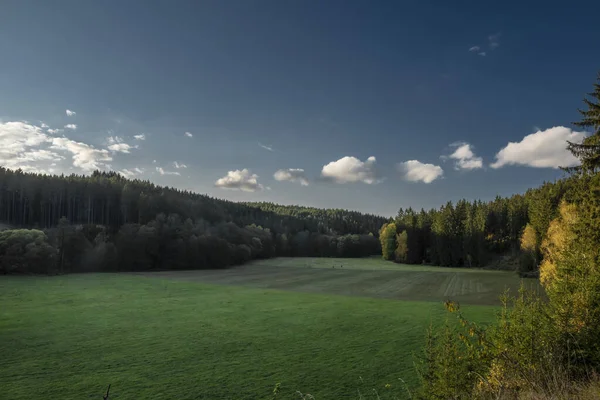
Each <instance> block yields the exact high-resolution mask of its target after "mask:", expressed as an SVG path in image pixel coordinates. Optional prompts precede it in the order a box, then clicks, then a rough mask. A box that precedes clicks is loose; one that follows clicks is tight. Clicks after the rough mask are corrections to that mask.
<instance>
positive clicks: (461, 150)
mask: <svg viewBox="0 0 600 400" xmlns="http://www.w3.org/2000/svg"><path fill="white" fill-rule="evenodd" d="M451 146H452V147H456V150H454V152H453V153H452V154H450V155H449V156H448V158H451V159H453V160H456V163H455V164H454V168H455V169H457V170H460V169H479V168H483V159H482V158H481V157H477V156H476V155H475V153H473V149H472V147H471V145H470V144H469V143H465V142H458V143H453V144H451Z"/></svg>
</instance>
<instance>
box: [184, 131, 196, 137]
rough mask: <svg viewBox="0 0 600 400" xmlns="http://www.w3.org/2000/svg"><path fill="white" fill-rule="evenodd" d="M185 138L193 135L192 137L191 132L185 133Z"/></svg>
mask: <svg viewBox="0 0 600 400" xmlns="http://www.w3.org/2000/svg"><path fill="white" fill-rule="evenodd" d="M185 136H187V137H193V136H194V135H192V133H191V132H186V133H185Z"/></svg>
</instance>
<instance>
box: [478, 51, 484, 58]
mask: <svg viewBox="0 0 600 400" xmlns="http://www.w3.org/2000/svg"><path fill="white" fill-rule="evenodd" d="M477 55H478V56H481V57H485V51H481V52H479V53H477Z"/></svg>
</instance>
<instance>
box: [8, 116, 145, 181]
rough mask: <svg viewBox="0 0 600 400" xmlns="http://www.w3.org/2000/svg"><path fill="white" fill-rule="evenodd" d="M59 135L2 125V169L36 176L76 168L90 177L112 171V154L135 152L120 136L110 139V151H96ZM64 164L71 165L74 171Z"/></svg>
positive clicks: (21, 125)
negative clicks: (99, 172) (17, 170)
mask: <svg viewBox="0 0 600 400" xmlns="http://www.w3.org/2000/svg"><path fill="white" fill-rule="evenodd" d="M59 131H61V130H59V129H48V130H47V131H46V132H44V130H43V129H42V127H41V126H36V125H32V124H29V123H27V122H5V123H2V122H0V165H2V166H4V167H7V168H11V169H18V168H20V169H22V170H23V171H25V172H36V173H54V172H55V170H62V171H65V170H67V169H73V167H75V168H77V169H79V170H81V171H82V172H85V173H89V172H91V171H93V170H95V169H98V170H109V169H112V165H111V164H110V162H111V161H112V160H113V159H112V153H114V152H117V151H118V152H122V153H128V152H129V150H130V149H131V148H134V147H133V146H130V145H128V144H126V143H123V140H122V138H120V137H117V136H115V137H110V138H108V139H107V141H108V143H109V144H110V145H109V146H108V148H96V147H94V146H92V145H89V144H87V143H83V142H78V141H75V140H72V139H70V138H68V137H66V136H63V137H57V136H52V135H53V134H55V133H58V132H59ZM65 160H69V161H70V163H69V164H70V166H71V168H68V167H69V164H66V162H65ZM54 167H56V168H54ZM56 172H58V171H56Z"/></svg>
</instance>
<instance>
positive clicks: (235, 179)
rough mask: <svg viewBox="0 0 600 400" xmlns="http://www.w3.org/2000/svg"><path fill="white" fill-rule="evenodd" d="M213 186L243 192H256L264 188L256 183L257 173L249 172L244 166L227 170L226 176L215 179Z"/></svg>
mask: <svg viewBox="0 0 600 400" xmlns="http://www.w3.org/2000/svg"><path fill="white" fill-rule="evenodd" d="M215 186H216V187H219V188H222V189H232V190H242V191H244V192H256V191H259V190H263V189H264V186H263V185H261V184H260V183H258V175H256V174H253V173H251V172H250V171H249V170H248V169H246V168H244V169H242V170H239V169H236V170H235V171H229V172H227V176H224V177H223V178H219V179H217V181H216V182H215Z"/></svg>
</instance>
